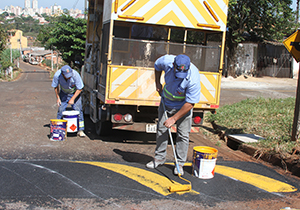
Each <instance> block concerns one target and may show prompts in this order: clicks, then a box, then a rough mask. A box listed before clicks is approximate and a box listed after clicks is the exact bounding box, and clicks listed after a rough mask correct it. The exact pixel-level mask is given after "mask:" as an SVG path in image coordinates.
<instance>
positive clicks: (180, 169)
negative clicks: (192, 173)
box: [174, 165, 184, 175]
mask: <svg viewBox="0 0 300 210" xmlns="http://www.w3.org/2000/svg"><path fill="white" fill-rule="evenodd" d="M179 172H180V175H183V174H184V172H183V166H181V165H179ZM174 174H175V175H178V171H177V167H176V165H175V168H174Z"/></svg>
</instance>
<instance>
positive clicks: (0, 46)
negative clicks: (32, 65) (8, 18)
mask: <svg viewBox="0 0 300 210" xmlns="http://www.w3.org/2000/svg"><path fill="white" fill-rule="evenodd" d="M6 40H7V33H6V32H5V31H4V30H3V29H2V27H1V26H0V54H1V52H2V51H3V50H4V49H5V46H6Z"/></svg>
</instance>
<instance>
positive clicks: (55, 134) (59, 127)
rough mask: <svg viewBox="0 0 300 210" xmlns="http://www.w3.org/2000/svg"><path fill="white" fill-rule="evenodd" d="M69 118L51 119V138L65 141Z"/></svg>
mask: <svg viewBox="0 0 300 210" xmlns="http://www.w3.org/2000/svg"><path fill="white" fill-rule="evenodd" d="M67 124H68V121H67V120H59V119H52V120H50V140H52V141H64V140H66V138H67Z"/></svg>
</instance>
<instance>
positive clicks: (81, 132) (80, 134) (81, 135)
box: [77, 131, 86, 137]
mask: <svg viewBox="0 0 300 210" xmlns="http://www.w3.org/2000/svg"><path fill="white" fill-rule="evenodd" d="M77 136H79V137H86V135H85V133H84V132H83V131H78V133H77Z"/></svg>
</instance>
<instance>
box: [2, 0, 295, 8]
mask: <svg viewBox="0 0 300 210" xmlns="http://www.w3.org/2000/svg"><path fill="white" fill-rule="evenodd" d="M31 2H32V0H31ZM84 2H85V0H38V7H44V8H46V7H48V8H50V7H51V6H53V5H54V4H55V3H56V4H57V5H60V6H61V8H62V9H65V8H67V9H72V8H74V7H75V9H81V10H84ZM10 5H13V6H20V7H22V8H23V7H24V0H9V1H4V0H0V9H4V8H5V6H10ZM292 8H293V9H294V10H295V9H296V0H293V4H292Z"/></svg>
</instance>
